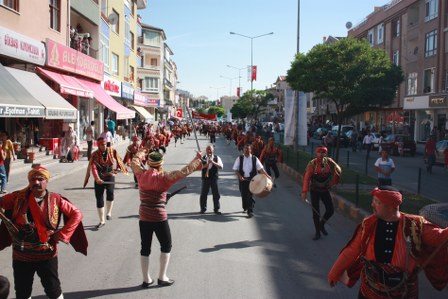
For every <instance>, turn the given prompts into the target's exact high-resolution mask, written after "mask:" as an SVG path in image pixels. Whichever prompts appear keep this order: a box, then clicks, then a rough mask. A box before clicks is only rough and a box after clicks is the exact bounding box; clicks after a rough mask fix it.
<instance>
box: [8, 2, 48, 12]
mask: <svg viewBox="0 0 448 299" xmlns="http://www.w3.org/2000/svg"><path fill="white" fill-rule="evenodd" d="M50 3H51V1H50ZM0 4H1V5H4V6H6V7H9V8H11V9H13V10H15V11H19V0H0Z"/></svg>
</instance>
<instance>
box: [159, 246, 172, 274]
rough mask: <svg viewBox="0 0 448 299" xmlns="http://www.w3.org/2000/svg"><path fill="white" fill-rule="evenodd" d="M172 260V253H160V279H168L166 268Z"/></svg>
mask: <svg viewBox="0 0 448 299" xmlns="http://www.w3.org/2000/svg"><path fill="white" fill-rule="evenodd" d="M169 262H170V254H169V253H165V252H161V253H160V271H159V279H160V280H163V281H168V280H169V278H168V276H166V270H167V269H168V264H169Z"/></svg>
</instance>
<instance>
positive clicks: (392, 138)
mask: <svg viewBox="0 0 448 299" xmlns="http://www.w3.org/2000/svg"><path fill="white" fill-rule="evenodd" d="M381 148H382V149H383V150H387V151H388V152H389V154H391V155H395V156H398V155H400V156H403V155H405V154H409V155H410V156H411V157H414V156H415V152H416V150H417V143H416V142H415V140H414V139H412V137H411V136H408V135H401V134H390V135H387V136H386V137H385V138H384V140H383V143H381Z"/></svg>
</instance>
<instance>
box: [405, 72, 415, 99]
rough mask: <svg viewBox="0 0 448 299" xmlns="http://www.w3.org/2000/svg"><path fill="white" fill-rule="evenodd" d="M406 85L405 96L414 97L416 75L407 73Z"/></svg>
mask: <svg viewBox="0 0 448 299" xmlns="http://www.w3.org/2000/svg"><path fill="white" fill-rule="evenodd" d="M407 85H408V86H407V90H406V94H407V95H408V96H410V95H416V94H417V73H409V75H408V82H407Z"/></svg>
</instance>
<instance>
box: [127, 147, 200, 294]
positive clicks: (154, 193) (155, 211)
mask: <svg viewBox="0 0 448 299" xmlns="http://www.w3.org/2000/svg"><path fill="white" fill-rule="evenodd" d="M147 154H148V150H147V149H146V148H143V149H141V150H140V151H138V152H137V153H136V154H135V155H134V157H133V158H132V162H131V168H132V171H133V172H134V173H135V175H136V176H137V181H138V189H139V193H140V209H139V227H140V238H141V249H140V265H141V270H142V275H143V283H142V288H148V287H149V286H150V285H152V284H153V283H154V280H152V279H151V275H150V272H149V255H150V253H151V243H152V235H153V233H155V234H156V236H157V239H158V240H159V243H160V251H161V253H160V270H159V278H158V280H157V284H158V285H159V286H170V285H172V284H173V283H174V280H172V279H170V278H168V276H167V274H166V272H167V269H168V264H169V261H170V253H171V247H172V241H171V231H170V226H169V224H168V214H167V211H166V204H167V201H168V198H167V191H168V190H169V188H170V187H171V186H172V185H174V184H175V183H176V182H178V181H180V180H181V179H183V178H185V177H187V176H188V175H190V174H192V173H193V172H194V171H197V170H201V169H202V159H201V156H202V154H201V152H197V153H196V156H195V158H194V159H193V160H192V161H191V162H190V163H188V164H187V165H186V166H184V167H183V168H182V169H180V170H174V171H164V170H163V168H162V166H163V162H164V159H163V155H162V154H161V153H159V152H152V153H150V154H149V156H148V160H147V161H148V166H149V169H145V167H143V166H142V161H143V159H144V158H145V156H146V155H147Z"/></svg>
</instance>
